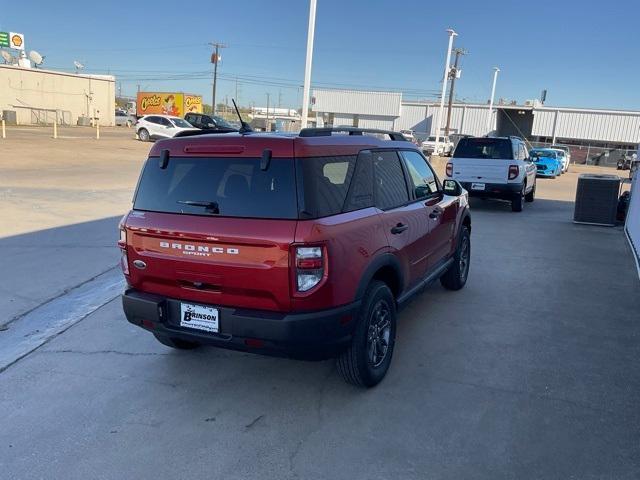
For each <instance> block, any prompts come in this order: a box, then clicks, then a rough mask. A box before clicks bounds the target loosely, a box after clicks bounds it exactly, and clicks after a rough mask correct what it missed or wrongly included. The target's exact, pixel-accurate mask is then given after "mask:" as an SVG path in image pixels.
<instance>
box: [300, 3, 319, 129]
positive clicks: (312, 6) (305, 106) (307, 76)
mask: <svg viewBox="0 0 640 480" xmlns="http://www.w3.org/2000/svg"><path fill="white" fill-rule="evenodd" d="M316 3H317V0H310V2H309V31H308V32H307V60H306V63H305V66H304V89H303V93H302V118H301V121H300V126H301V128H307V116H308V114H309V89H310V87H311V63H312V59H313V37H314V35H315V29H316Z"/></svg>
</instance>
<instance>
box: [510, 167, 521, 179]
mask: <svg viewBox="0 0 640 480" xmlns="http://www.w3.org/2000/svg"><path fill="white" fill-rule="evenodd" d="M519 174H520V167H518V165H509V180H515V179H516V178H518V175H519Z"/></svg>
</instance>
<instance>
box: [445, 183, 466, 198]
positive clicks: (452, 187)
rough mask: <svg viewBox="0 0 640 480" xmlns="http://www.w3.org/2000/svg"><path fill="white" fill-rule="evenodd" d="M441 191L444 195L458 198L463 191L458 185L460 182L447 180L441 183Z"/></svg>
mask: <svg viewBox="0 0 640 480" xmlns="http://www.w3.org/2000/svg"><path fill="white" fill-rule="evenodd" d="M442 191H443V192H444V194H445V195H451V196H452V197H459V196H460V195H462V192H463V191H464V189H463V188H462V185H460V182H458V181H457V180H452V179H449V178H448V179H446V180H444V181H443V182H442Z"/></svg>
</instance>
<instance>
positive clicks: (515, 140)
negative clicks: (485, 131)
mask: <svg viewBox="0 0 640 480" xmlns="http://www.w3.org/2000/svg"><path fill="white" fill-rule="evenodd" d="M446 176H447V177H448V178H453V179H455V180H458V181H459V182H460V183H461V184H462V186H463V187H464V188H466V189H467V190H468V191H469V195H470V196H477V197H491V198H500V199H503V200H510V201H511V209H512V210H513V211H514V212H520V211H522V208H523V206H524V203H525V202H533V201H534V199H535V195H536V165H535V163H533V161H532V160H531V158H530V157H529V153H528V150H527V148H526V146H525V143H524V141H522V139H521V138H519V137H468V138H463V139H461V140H460V142H458V145H457V147H456V149H455V152H454V153H453V158H451V160H450V161H449V163H447V166H446Z"/></svg>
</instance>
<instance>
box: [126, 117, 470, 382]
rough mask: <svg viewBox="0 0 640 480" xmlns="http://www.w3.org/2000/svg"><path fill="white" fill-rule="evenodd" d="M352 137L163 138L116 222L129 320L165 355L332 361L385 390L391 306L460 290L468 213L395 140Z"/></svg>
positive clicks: (462, 198)
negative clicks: (432, 292)
mask: <svg viewBox="0 0 640 480" xmlns="http://www.w3.org/2000/svg"><path fill="white" fill-rule="evenodd" d="M340 130H341V131H342V133H344V132H345V130H346V129H340ZM347 131H348V133H349V135H344V134H340V135H337V134H336V135H334V133H339V132H338V129H331V128H320V129H303V130H302V131H301V132H300V133H299V134H298V135H295V136H294V135H285V134H280V135H276V134H269V135H264V134H262V135H257V134H256V135H241V134H237V133H229V134H225V135H200V136H197V135H196V136H186V137H180V138H175V139H172V140H164V141H160V142H157V143H156V144H155V145H154V146H153V147H152V148H151V152H150V153H149V158H148V160H147V161H146V164H145V165H144V167H143V169H142V173H141V176H140V180H139V182H138V187H137V190H136V194H135V197H134V203H133V209H132V210H131V211H130V212H129V213H128V214H127V215H125V217H124V218H123V219H122V221H121V223H120V241H119V247H120V248H121V252H122V262H121V265H122V269H123V272H124V275H125V277H126V280H127V289H126V291H125V293H124V295H123V297H122V301H123V307H124V312H125V315H126V317H127V319H128V321H129V322H131V323H132V324H134V325H137V326H140V327H142V328H144V329H146V330H148V331H150V332H151V333H153V335H154V336H155V337H156V339H157V340H158V341H159V342H161V343H163V344H164V345H167V346H169V347H172V348H178V349H191V348H195V347H197V346H199V345H202V344H210V345H214V346H217V347H221V348H228V349H234V350H243V351H248V352H253V353H262V354H271V355H285V356H293V357H296V358H315V359H318V358H327V357H333V356H337V358H338V361H337V365H338V371H339V372H340V373H341V374H342V376H343V377H344V379H345V380H346V381H347V382H350V383H352V384H356V385H361V386H367V387H370V386H373V385H375V384H377V383H378V382H380V381H381V380H382V378H383V377H384V375H385V374H386V372H387V369H388V368H389V365H390V362H391V357H392V354H393V350H394V345H395V337H396V311H397V309H398V308H399V307H400V306H401V305H404V304H405V303H406V302H407V301H408V300H409V299H410V298H411V297H412V296H413V295H414V294H416V293H418V292H420V291H422V290H423V287H424V286H425V285H426V284H428V283H429V282H431V281H433V280H435V279H438V278H439V279H440V282H441V283H442V285H443V286H444V287H445V288H447V289H450V290H458V289H460V288H462V287H464V285H465V283H466V281H467V275H468V272H469V259H470V245H471V243H470V242H471V237H470V232H471V217H470V214H469V207H468V198H467V194H466V192H465V191H464V190H463V189H462V186H461V185H460V184H459V183H458V182H456V181H453V180H445V181H444V182H443V183H441V182H440V180H439V179H438V177H437V175H436V174H435V172H434V170H433V169H432V168H431V166H430V164H429V162H428V161H427V159H426V158H425V157H424V156H423V155H422V153H421V152H420V150H419V149H418V148H417V147H415V146H414V145H413V144H411V143H410V142H407V141H406V140H405V139H404V137H402V135H401V134H399V133H395V132H386V133H387V134H388V135H389V137H390V138H391V140H383V139H379V138H377V137H375V136H373V135H368V134H367V133H372V132H371V131H368V130H363V129H356V128H353V127H352V128H350V129H348V130H347ZM354 132H355V133H354ZM376 133H378V134H379V133H381V132H380V131H376ZM185 152H186V153H185Z"/></svg>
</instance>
